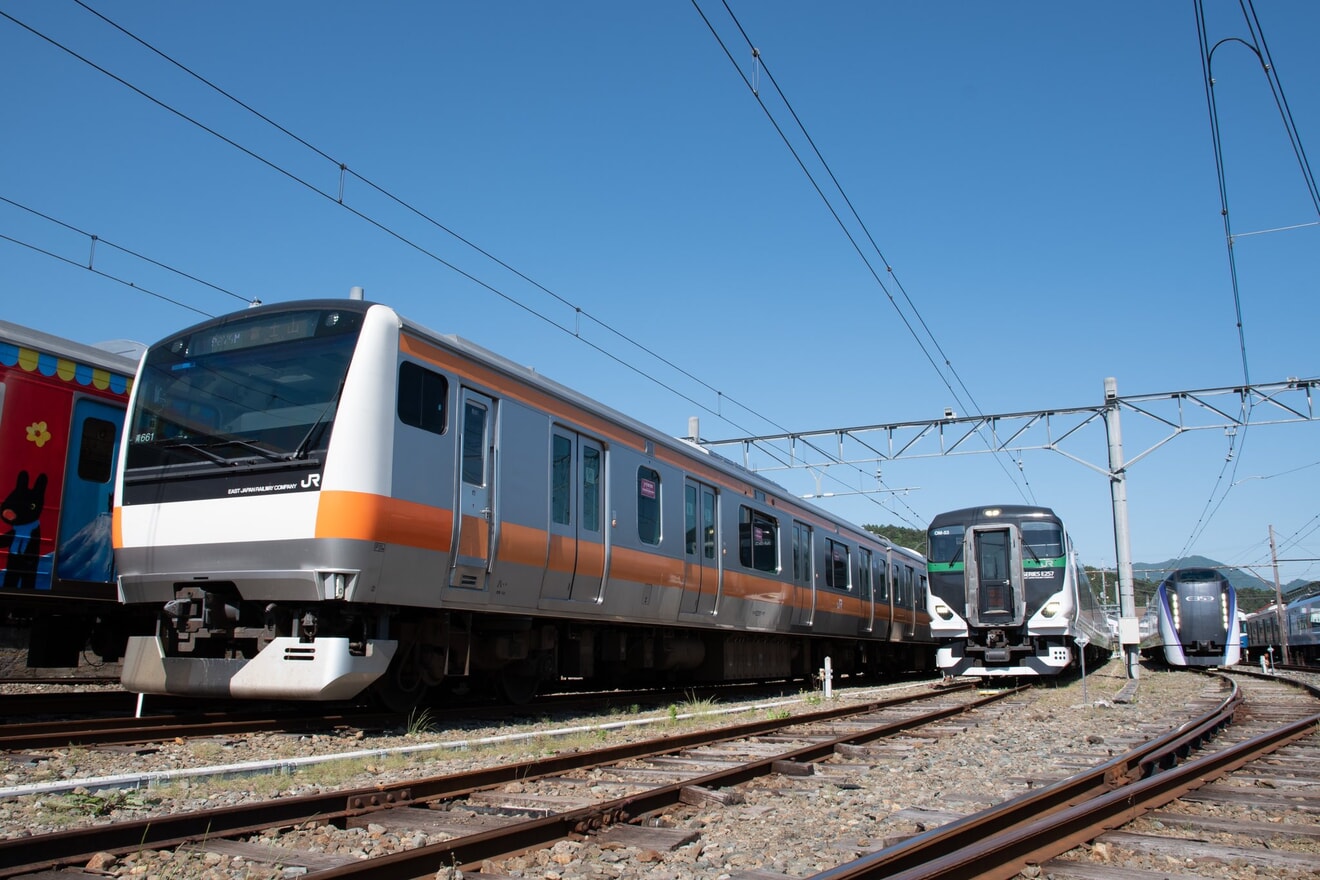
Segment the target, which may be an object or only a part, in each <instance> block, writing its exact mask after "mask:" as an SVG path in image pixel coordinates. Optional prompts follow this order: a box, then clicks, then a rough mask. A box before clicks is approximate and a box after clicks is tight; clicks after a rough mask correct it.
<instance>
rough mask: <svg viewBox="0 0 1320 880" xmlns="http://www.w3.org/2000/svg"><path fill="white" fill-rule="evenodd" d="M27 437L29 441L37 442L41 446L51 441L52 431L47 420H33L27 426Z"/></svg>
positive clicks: (38, 446)
mask: <svg viewBox="0 0 1320 880" xmlns="http://www.w3.org/2000/svg"><path fill="white" fill-rule="evenodd" d="M27 438H28V442H29V443H35V444H37V448H41V447H42V446H45V445H46V444H47V443H49V442H50V431H48V430H47V429H46V423H45V422H33V423H32V424H30V425H28V427H27Z"/></svg>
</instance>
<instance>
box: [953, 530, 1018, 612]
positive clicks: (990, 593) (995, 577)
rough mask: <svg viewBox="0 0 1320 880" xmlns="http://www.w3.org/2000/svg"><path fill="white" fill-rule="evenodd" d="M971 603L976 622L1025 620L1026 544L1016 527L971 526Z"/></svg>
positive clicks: (969, 570) (969, 578)
mask: <svg viewBox="0 0 1320 880" xmlns="http://www.w3.org/2000/svg"><path fill="white" fill-rule="evenodd" d="M965 540H967V541H968V542H970V543H971V545H972V546H971V548H970V549H971V552H970V553H967V554H966V555H967V567H968V572H967V585H968V591H969V593H970V595H968V597H967V605H968V608H969V610H970V611H971V613H972V619H971V623H972V624H973V625H976V626H1013V625H1016V624H1020V623H1021V622H1022V613H1023V610H1024V607H1025V606H1024V602H1025V599H1024V597H1023V596H1022V579H1021V576H1020V575H1018V576H1015V574H1016V573H1017V572H1020V571H1021V570H1022V548H1021V541H1020V539H1019V538H1018V533H1017V530H1016V529H1012V528H1005V527H1003V526H994V527H989V528H982V527H979V526H974V527H972V528H971V529H968V531H967V536H966V538H965Z"/></svg>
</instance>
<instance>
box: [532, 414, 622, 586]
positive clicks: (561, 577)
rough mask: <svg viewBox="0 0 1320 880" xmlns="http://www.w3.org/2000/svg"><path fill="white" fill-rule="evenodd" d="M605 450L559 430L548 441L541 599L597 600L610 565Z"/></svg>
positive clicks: (591, 439)
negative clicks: (547, 518) (547, 521)
mask: <svg viewBox="0 0 1320 880" xmlns="http://www.w3.org/2000/svg"><path fill="white" fill-rule="evenodd" d="M605 474H606V468H605V447H604V445H603V444H602V443H600V442H599V441H598V440H595V439H593V438H591V437H586V436H584V435H582V434H579V433H577V432H576V431H573V430H571V429H568V428H563V427H558V426H556V427H555V429H554V430H553V431H552V432H551V437H550V525H549V528H548V529H547V531H548V532H549V536H548V540H549V546H548V548H547V553H546V566H545V576H544V578H543V579H542V581H541V599H542V602H543V606H542V607H544V602H545V601H573V602H599V601H600V599H601V592H602V590H603V588H604V585H605V572H606V571H607V569H608V567H609V542H608V540H607V534H608V530H607V529H606V528H605V497H606V492H605V489H606V487H605Z"/></svg>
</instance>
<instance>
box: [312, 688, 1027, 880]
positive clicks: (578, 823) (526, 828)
mask: <svg viewBox="0 0 1320 880" xmlns="http://www.w3.org/2000/svg"><path fill="white" fill-rule="evenodd" d="M1025 689H1026V688H1025V687H1019V688H1013V689H1011V690H1004V691H1000V692H999V693H995V694H991V695H988V696H984V697H981V698H980V699H977V700H974V701H972V702H969V703H966V704H964V705H961V706H953V707H949V708H946V709H941V710H937V711H935V712H929V713H926V714H924V715H920V716H914V717H912V718H907V719H902V720H899V721H892V722H887V723H885V724H880V725H876V726H875V727H872V728H868V729H867V730H864V731H853V732H850V733H847V734H844V735H843V736H838V737H832V738H830V739H827V740H822V741H820V742H816V743H812V744H811V745H808V746H804V747H802V748H799V749H795V750H792V751H789V752H785V753H783V754H780V755H775V756H773V757H769V758H763V759H760V760H756V761H751V762H748V763H746V764H741V765H739V766H737V767H732V768H729V769H727V770H720V771H717V772H714V773H709V774H706V775H704V776H700V777H696V778H692V779H686V780H683V781H682V782H676V783H673V784H671V785H665V786H661V787H658V788H655V789H651V790H650V791H646V792H642V793H640V794H636V795H630V796H627V797H622V798H616V799H613V800H608V801H603V802H601V803H598V804H593V805H591V806H589V807H581V808H578V809H575V810H568V811H565V812H563V813H558V814H555V815H551V816H545V817H542V818H539V819H533V820H530V821H527V822H519V823H517V824H516V825H509V826H505V827H503V828H494V829H491V830H488V831H483V832H479V833H477V834H471V835H468V836H466V837H460V838H457V839H454V840H448V841H445V842H443V843H438V844H432V845H429V846H424V847H418V848H416V849H411V850H406V851H404V852H397V853H391V854H389V855H386V856H381V857H379V858H374V859H370V860H367V861H363V862H359V863H354V864H349V865H343V866H341V867H337V868H328V869H326V870H322V871H317V872H316V875H315V876H316V878H317V880H351V878H359V880H361V878H369V880H418V878H429V877H433V876H435V872H436V871H437V870H438V869H439V868H440V867H443V866H446V865H475V864H480V863H481V862H482V861H483V860H485V859H498V858H504V857H507V856H511V855H514V854H517V853H520V852H525V851H527V850H529V849H536V848H539V847H543V846H547V845H549V844H552V843H554V842H555V841H557V840H562V839H564V838H565V837H568V836H570V835H572V834H585V833H587V832H589V831H594V830H597V829H599V828H602V827H605V826H606V825H610V824H615V823H618V822H627V821H629V820H631V819H634V818H636V817H638V816H641V815H644V814H648V813H655V812H658V811H660V810H664V809H667V808H669V807H672V806H674V805H676V804H678V803H679V802H680V799H681V796H682V793H683V790H684V789H687V788H691V787H694V786H695V787H701V788H724V787H727V786H732V785H738V784H740V783H743V782H747V781H749V780H751V779H755V778H757V777H760V776H765V775H768V774H770V773H773V772H776V771H777V769H778V768H779V766H780V765H782V764H784V763H785V762H790V763H805V762H811V761H817V760H820V759H821V758H825V757H828V756H830V755H832V754H833V753H834V751H835V749H836V748H837V747H838V746H841V745H864V744H865V743H868V742H873V741H875V740H877V739H882V738H884V737H886V736H892V735H894V734H895V733H900V732H902V731H905V730H912V729H914V728H918V727H921V726H922V725H924V724H929V723H931V722H932V721H938V720H941V719H944V718H950V717H953V716H956V715H960V714H963V713H966V712H970V711H972V710H973V709H977V708H980V707H982V706H986V705H989V704H991V703H994V702H997V701H999V700H1002V699H1004V698H1006V697H1009V696H1012V695H1014V694H1017V693H1020V692H1021V691H1023V690H1025ZM793 720H794V721H798V720H799V719H793ZM789 726H797V724H792V725H789Z"/></svg>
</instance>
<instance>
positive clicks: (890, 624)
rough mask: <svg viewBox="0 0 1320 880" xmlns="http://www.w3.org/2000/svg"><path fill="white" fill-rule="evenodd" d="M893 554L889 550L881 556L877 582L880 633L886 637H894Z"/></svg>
mask: <svg viewBox="0 0 1320 880" xmlns="http://www.w3.org/2000/svg"><path fill="white" fill-rule="evenodd" d="M891 555H893V554H892V553H889V552H887V553H885V554H884V555H883V556H881V557H880V566H879V568H880V571H879V574H880V579H879V581H878V582H877V583H876V592H877V593H878V594H879V595H878V597H877V598H878V604H879V606H880V608H879V612H880V615H879V617H880V633H879V635H880V636H881V637H882V638H885V639H889V638H892V637H893V634H894V566H893V564H892V563H891V560H890V558H889V557H890V556H891Z"/></svg>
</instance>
